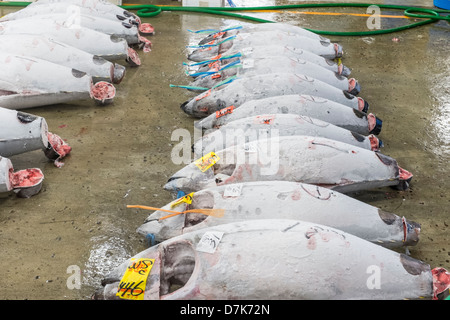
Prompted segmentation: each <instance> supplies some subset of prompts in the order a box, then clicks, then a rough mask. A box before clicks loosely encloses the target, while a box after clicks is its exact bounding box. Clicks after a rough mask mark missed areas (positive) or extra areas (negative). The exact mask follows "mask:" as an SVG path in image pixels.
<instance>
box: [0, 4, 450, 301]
mask: <svg viewBox="0 0 450 320" xmlns="http://www.w3.org/2000/svg"><path fill="white" fill-rule="evenodd" d="M133 3H145V2H144V1H135V2H133ZM235 3H236V4H237V5H241V4H240V3H239V2H238V1H235ZM285 3H288V4H293V2H292V1H286V2H284V3H283V2H280V1H256V0H255V1H253V2H252V3H251V4H249V5H252V6H263V5H279V4H285ZM377 3H384V2H377ZM386 3H390V4H392V3H396V4H402V3H400V2H399V1H389V2H386ZM408 3H409V4H410V5H416V4H417V5H426V4H428V3H429V2H428V1H427V2H426V4H424V3H425V2H424V1H419V0H418V1H415V2H414V3H410V2H408ZM153 4H160V5H181V3H180V2H176V1H170V2H168V1H160V2H158V3H156V2H155V3H153ZM2 10H3V12H2V13H3V14H5V13H7V12H8V10H9V11H14V10H17V9H2ZM305 11H309V12H311V11H312V12H317V11H321V12H323V13H324V14H323V15H315V14H306V13H305ZM330 12H338V13H344V14H343V15H330V14H329V13H330ZM347 13H365V10H363V9H357V8H345V9H344V8H334V9H333V8H328V9H316V10H312V9H304V10H303V9H301V10H300V9H299V10H293V12H259V13H249V15H252V16H258V17H261V18H264V19H269V20H273V21H285V22H290V23H293V24H296V25H299V26H303V27H307V28H312V29H316V30H341V31H354V30H367V29H366V21H367V20H366V19H367V17H364V16H363V17H361V16H355V15H348V14H347ZM386 14H397V15H398V14H400V13H399V12H398V11H392V12H386ZM143 20H144V21H145V22H150V23H151V24H152V25H153V26H154V27H155V30H156V34H155V35H154V36H151V37H150V39H151V41H152V43H153V49H152V51H151V52H150V53H143V52H142V51H139V54H140V58H141V60H142V65H141V66H140V67H138V68H127V74H126V76H125V79H124V80H123V82H122V83H120V84H119V85H117V86H116V87H117V96H116V98H115V102H114V104H112V105H108V106H103V107H101V106H97V105H95V104H94V103H92V102H91V101H83V102H79V103H73V104H68V105H55V106H46V107H40V108H33V109H29V110H27V112H29V113H33V114H36V115H39V116H42V117H44V118H45V119H46V120H47V122H48V125H49V129H50V131H51V132H53V133H56V134H58V135H60V136H61V137H62V138H63V139H65V140H66V141H67V143H68V144H69V145H70V146H71V147H72V148H73V150H72V152H71V154H70V156H68V157H67V158H66V159H65V160H64V163H65V164H64V166H63V167H62V168H56V167H55V166H54V165H53V163H51V162H49V161H48V160H47V158H46V157H45V156H44V154H43V153H42V152H39V151H36V152H31V153H27V154H22V155H18V156H15V157H11V160H12V161H13V164H14V168H15V169H17V170H18V169H22V168H28V167H39V168H41V169H42V170H43V172H44V174H45V180H44V184H43V187H42V190H41V192H40V193H39V194H37V195H36V196H34V197H32V198H29V199H20V198H17V197H16V196H15V195H9V196H7V197H6V198H3V199H0V225H1V227H0V243H1V247H0V256H1V258H2V259H1V262H0V266H1V269H2V270H3V276H2V277H1V279H0V287H1V288H2V290H1V294H0V298H1V299H46V300H73V299H89V297H90V296H91V294H92V293H93V291H94V290H95V289H96V288H97V287H99V285H100V281H101V279H102V277H103V276H104V275H105V274H107V273H108V271H109V270H111V269H112V268H114V267H115V266H116V265H118V264H119V263H120V262H122V261H124V260H125V259H128V258H129V257H131V256H132V255H134V254H136V253H138V252H140V251H142V250H143V249H145V248H146V247H147V246H148V240H147V239H144V238H142V237H141V236H140V235H138V234H137V233H136V232H135V230H136V228H137V227H138V226H140V225H141V224H142V223H143V221H144V219H145V218H146V217H147V215H148V211H143V210H136V209H127V208H126V205H128V204H142V205H148V206H154V207H160V206H163V205H165V204H166V203H168V202H169V201H171V200H172V196H171V195H169V194H168V193H167V192H166V191H164V190H163V189H162V187H163V185H164V184H165V182H166V181H167V179H168V177H170V176H171V175H172V174H173V173H174V172H176V171H177V170H178V169H179V168H181V166H182V165H177V164H174V163H173V162H172V160H171V157H170V154H171V151H172V149H173V147H174V146H175V145H176V144H177V141H172V139H171V135H172V133H173V132H174V130H175V129H179V128H182V129H188V130H189V131H190V132H193V130H194V127H193V122H194V119H193V118H190V117H189V116H187V115H186V114H184V113H183V111H182V110H181V109H180V108H179V106H180V104H181V103H182V102H184V101H186V100H187V99H189V98H191V97H193V96H194V95H195V94H194V93H192V92H189V91H187V90H184V89H180V88H170V86H169V85H170V84H177V85H179V84H189V79H188V77H187V76H186V74H185V67H184V66H183V65H182V63H183V62H188V61H187V59H186V54H187V53H188V52H189V51H190V49H188V48H186V46H187V45H190V44H195V43H196V41H197V40H199V39H200V38H201V36H200V35H196V34H193V33H191V32H189V31H188V30H198V29H204V28H219V27H222V26H224V25H233V24H236V23H238V22H243V21H242V20H237V19H232V18H228V17H221V16H212V15H206V14H196V13H186V12H163V13H161V14H160V15H158V16H156V17H153V18H144V19H143ZM244 22H245V21H244ZM246 23H248V22H246ZM402 23H406V21H405V19H403V18H391V19H387V18H383V19H382V28H389V27H393V26H396V25H400V24H402ZM449 35H450V25H449V24H448V23H446V22H444V21H441V22H438V23H433V24H430V25H426V26H423V27H419V28H415V29H411V30H408V31H403V32H400V33H395V34H385V35H377V36H358V37H340V36H330V38H331V40H332V41H334V42H338V43H339V44H341V45H342V46H343V47H344V52H345V56H344V59H343V62H344V64H345V65H347V66H348V67H350V68H351V69H352V76H353V77H355V78H356V79H357V80H358V81H359V83H360V84H361V86H362V91H361V94H360V95H361V96H362V97H363V98H364V99H366V100H367V101H369V103H370V108H371V112H373V113H375V114H376V115H377V116H378V117H379V118H381V119H382V120H383V121H384V122H383V130H382V133H381V134H380V138H381V139H382V140H383V141H384V144H385V146H384V148H383V149H382V153H384V154H386V155H389V156H391V157H393V158H395V159H396V160H397V161H398V162H399V164H400V166H402V167H403V168H405V169H407V170H408V171H410V172H412V173H413V174H414V177H413V180H412V184H411V187H410V189H409V190H407V191H396V190H393V189H390V188H382V189H376V190H371V191H370V192H359V193H356V194H353V196H354V197H356V198H357V199H360V200H362V201H365V202H367V203H369V204H372V205H374V206H378V207H380V208H382V209H384V210H386V211H391V212H393V213H396V214H397V215H399V216H405V217H406V218H408V219H410V220H413V221H416V222H419V223H421V225H422V232H421V239H420V241H419V243H418V245H417V246H415V247H411V248H409V250H410V254H411V256H412V257H414V258H416V259H420V260H423V261H425V262H426V263H428V264H430V265H431V267H433V268H434V267H438V266H440V267H444V268H447V269H449V268H450V247H449V232H448V224H449V223H450V220H449V217H448V214H449V209H448V208H449V200H450V197H449V178H450V177H449V170H448V163H449V156H450V149H449V147H450V131H449V128H450V126H449V119H450V118H449V116H450V115H449V112H450V102H449V101H450V87H449V83H450V82H449V80H450V78H449V74H450V60H449V56H450V45H449V39H450V37H449ZM77 272H79V273H77ZM78 274H79V275H80V279H81V284H80V286H78V285H77V284H78V283H77V281H76V280H77V278H76V276H77V275H78Z"/></svg>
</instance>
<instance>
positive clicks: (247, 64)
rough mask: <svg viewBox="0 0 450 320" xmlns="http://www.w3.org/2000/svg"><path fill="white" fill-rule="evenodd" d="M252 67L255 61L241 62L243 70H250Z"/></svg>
mask: <svg viewBox="0 0 450 320" xmlns="http://www.w3.org/2000/svg"><path fill="white" fill-rule="evenodd" d="M254 66H255V60H253V59H245V60H244V61H242V68H243V69H250V68H253V67H254Z"/></svg>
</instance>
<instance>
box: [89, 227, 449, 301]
mask: <svg viewBox="0 0 450 320" xmlns="http://www.w3.org/2000/svg"><path fill="white" fill-rule="evenodd" d="M132 259H133V260H132ZM141 259H142V260H141ZM150 264H151V269H150V270H149V269H145V266H149V265H150ZM137 268H139V270H142V273H143V274H144V276H143V277H142V278H140V279H139V280H141V279H142V281H143V282H142V286H132V287H130V286H129V284H131V283H130V282H129V278H128V277H127V276H125V272H126V270H130V271H133V270H136V269H137ZM144 269H145V270H144ZM145 271H147V272H145ZM449 278H450V274H449V273H448V272H447V271H446V270H445V269H444V268H440V267H437V268H434V269H431V267H430V266H429V265H428V264H426V263H424V262H423V261H420V260H416V259H414V258H411V257H409V256H407V255H405V254H401V253H398V252H396V251H394V250H391V249H388V248H384V247H382V246H379V245H376V244H374V243H371V242H369V241H367V240H364V239H361V238H359V237H356V236H354V235H352V234H349V233H346V232H343V231H342V230H339V229H335V228H331V227H328V226H324V225H321V224H315V223H310V222H304V221H298V220H282V219H277V220H272V219H267V220H251V221H241V222H235V223H228V224H223V225H219V226H215V227H210V228H206V229H201V230H198V231H194V232H189V233H187V234H183V235H181V236H178V237H174V238H171V239H169V240H166V241H164V242H161V243H160V244H158V245H155V246H153V247H150V248H148V249H146V250H144V251H142V252H140V253H138V254H137V255H135V256H134V257H132V258H131V259H128V260H127V261H125V262H123V263H122V264H121V265H119V266H118V267H117V268H115V269H114V270H113V271H112V272H110V273H109V274H108V275H106V277H105V278H104V279H103V281H102V287H100V288H99V289H98V290H97V291H96V292H95V294H94V295H93V298H94V299H121V298H131V297H134V298H137V299H139V298H142V299H147V300H195V299H197V300H215V299H223V300H225V299H230V300H240V299H255V300H256V299H265V300H276V299H286V300H288V299H289V300H294V299H298V300H307V299H308V300H315V299H317V300H319V299H320V300H344V299H347V300H352V299H355V300H359V299H367V300H381V299H384V300H389V299H392V300H397V299H419V298H427V299H438V298H441V299H442V298H443V295H444V296H445V292H446V290H448V288H449V286H450V279H449ZM137 295H139V297H136V296H137Z"/></svg>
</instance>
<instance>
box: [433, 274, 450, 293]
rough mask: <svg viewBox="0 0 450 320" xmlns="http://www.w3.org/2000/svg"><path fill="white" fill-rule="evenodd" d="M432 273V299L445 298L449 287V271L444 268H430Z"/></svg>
mask: <svg viewBox="0 0 450 320" xmlns="http://www.w3.org/2000/svg"><path fill="white" fill-rule="evenodd" d="M431 274H432V275H433V293H434V296H433V299H434V300H444V299H445V300H447V299H448V297H449V288H450V273H449V272H448V271H447V270H445V269H444V268H434V269H433V270H431Z"/></svg>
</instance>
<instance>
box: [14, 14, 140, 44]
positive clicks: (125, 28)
mask: <svg viewBox="0 0 450 320" xmlns="http://www.w3.org/2000/svg"><path fill="white" fill-rule="evenodd" d="M32 19H39V20H44V19H50V20H53V21H55V22H57V23H59V24H61V25H65V26H68V27H70V28H75V29H76V28H78V27H83V28H88V29H91V30H95V31H98V32H101V33H104V34H107V35H111V36H115V37H118V38H122V39H125V40H126V41H127V43H128V44H129V45H133V44H140V43H141V39H145V38H143V37H140V35H139V31H138V28H137V26H136V25H133V24H129V23H126V22H121V21H113V20H108V19H103V18H101V17H96V16H88V15H83V14H79V15H77V16H76V17H75V18H74V17H72V16H70V15H67V14H64V13H56V14H43V15H38V16H34V17H33V18H32ZM26 20H28V19H20V20H14V21H19V22H20V21H26Z"/></svg>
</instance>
